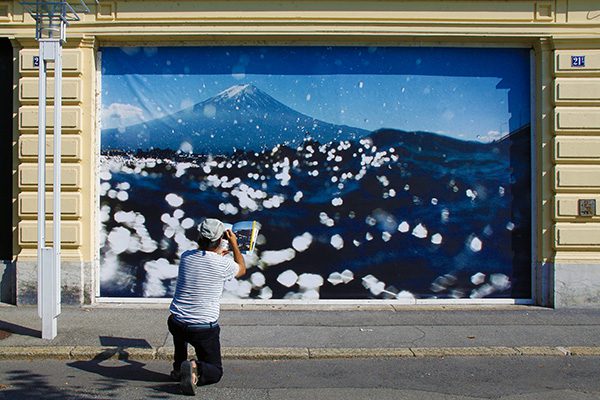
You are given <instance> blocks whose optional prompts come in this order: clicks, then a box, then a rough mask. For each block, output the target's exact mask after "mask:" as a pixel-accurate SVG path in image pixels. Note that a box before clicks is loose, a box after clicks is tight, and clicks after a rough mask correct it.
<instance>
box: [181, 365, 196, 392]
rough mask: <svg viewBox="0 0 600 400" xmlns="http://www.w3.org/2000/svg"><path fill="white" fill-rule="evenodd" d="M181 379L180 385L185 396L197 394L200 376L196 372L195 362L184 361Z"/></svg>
mask: <svg viewBox="0 0 600 400" xmlns="http://www.w3.org/2000/svg"><path fill="white" fill-rule="evenodd" d="M180 374H181V378H180V380H179V384H180V385H181V390H182V391H183V393H184V394H189V395H192V396H193V395H195V394H196V382H197V381H198V374H197V372H196V363H195V362H194V361H187V360H186V361H184V362H182V363H181V371H180Z"/></svg>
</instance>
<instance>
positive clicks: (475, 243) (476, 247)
mask: <svg viewBox="0 0 600 400" xmlns="http://www.w3.org/2000/svg"><path fill="white" fill-rule="evenodd" d="M469 248H470V249H471V251H473V252H475V253H477V252H478V251H481V249H482V248H483V243H482V242H481V240H480V239H479V238H478V237H477V236H473V238H472V239H471V241H470V243H469Z"/></svg>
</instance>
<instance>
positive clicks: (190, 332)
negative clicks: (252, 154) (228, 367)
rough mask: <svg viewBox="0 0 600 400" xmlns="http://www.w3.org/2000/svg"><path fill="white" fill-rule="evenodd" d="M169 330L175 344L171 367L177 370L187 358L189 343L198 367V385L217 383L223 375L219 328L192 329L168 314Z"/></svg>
mask: <svg viewBox="0 0 600 400" xmlns="http://www.w3.org/2000/svg"><path fill="white" fill-rule="evenodd" d="M167 325H168V327H169V332H171V335H173V344H174V345H175V357H174V358H175V360H174V362H173V369H174V370H175V371H179V369H180V367H181V363H182V362H183V361H185V360H187V355H188V353H187V345H188V343H189V344H191V345H192V346H193V347H194V349H195V350H196V358H197V361H196V365H197V367H198V368H197V369H198V385H208V384H211V383H217V382H219V381H220V380H221V377H222V376H223V365H222V364H221V343H220V341H219V334H220V332H221V328H220V327H219V326H215V327H212V328H203V329H194V328H190V327H188V326H187V325H186V324H183V323H180V322H178V321H175V320H174V319H173V316H172V315H171V316H169V319H168V320H167Z"/></svg>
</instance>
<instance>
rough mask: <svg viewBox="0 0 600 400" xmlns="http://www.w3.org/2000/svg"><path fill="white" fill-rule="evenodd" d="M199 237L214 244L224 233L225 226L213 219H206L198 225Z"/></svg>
mask: <svg viewBox="0 0 600 400" xmlns="http://www.w3.org/2000/svg"><path fill="white" fill-rule="evenodd" d="M198 230H199V231H200V236H202V237H204V238H206V239H208V240H210V241H211V242H214V241H215V240H219V239H221V238H222V237H223V233H225V226H223V223H222V222H221V221H219V220H218V219H215V218H207V219H205V220H204V221H202V223H201V224H200V228H199V229H198Z"/></svg>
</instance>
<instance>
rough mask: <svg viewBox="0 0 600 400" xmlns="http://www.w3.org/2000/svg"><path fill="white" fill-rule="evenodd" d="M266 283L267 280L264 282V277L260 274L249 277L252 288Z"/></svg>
mask: <svg viewBox="0 0 600 400" xmlns="http://www.w3.org/2000/svg"><path fill="white" fill-rule="evenodd" d="M266 281H267V280H266V278H265V276H264V275H263V274H262V272H255V273H253V274H252V275H250V282H252V286H254V287H261V286H264V285H265V283H266Z"/></svg>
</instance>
